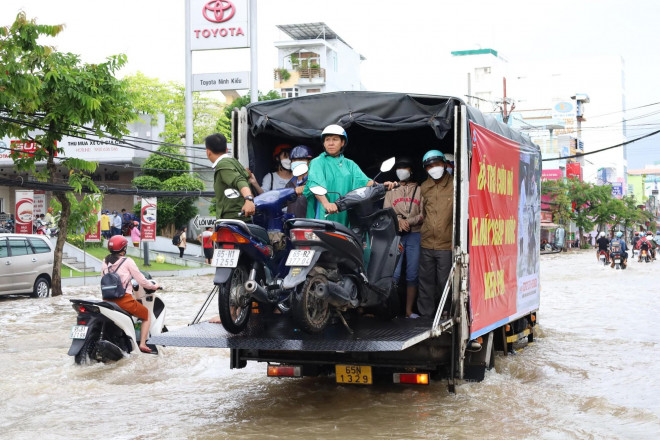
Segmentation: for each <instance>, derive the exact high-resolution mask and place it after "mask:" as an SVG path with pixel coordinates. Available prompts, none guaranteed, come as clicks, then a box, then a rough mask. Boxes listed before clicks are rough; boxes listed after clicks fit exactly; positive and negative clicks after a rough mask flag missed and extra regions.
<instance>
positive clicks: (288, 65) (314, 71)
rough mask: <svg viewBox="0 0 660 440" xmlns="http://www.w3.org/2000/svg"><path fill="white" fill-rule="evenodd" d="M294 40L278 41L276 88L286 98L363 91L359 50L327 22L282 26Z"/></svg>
mask: <svg viewBox="0 0 660 440" xmlns="http://www.w3.org/2000/svg"><path fill="white" fill-rule="evenodd" d="M277 27H278V29H280V30H281V31H282V32H284V33H285V34H286V35H287V36H289V37H291V38H292V40H286V41H277V42H275V47H276V48H277V49H278V57H277V58H278V63H277V68H275V72H274V73H275V85H274V88H275V89H276V90H278V91H279V92H280V94H281V95H282V97H284V98H293V97H296V96H304V95H307V94H310V93H322V92H334V91H340V90H363V89H364V88H363V87H362V83H361V82H360V63H361V62H362V61H364V60H365V58H364V57H363V56H362V55H360V54H359V53H358V52H356V51H355V50H354V49H353V48H352V47H351V46H349V45H348V43H346V41H344V40H343V39H342V38H341V37H340V36H339V35H337V34H336V33H335V32H333V31H332V29H330V28H329V27H328V26H327V25H326V24H325V23H302V24H290V25H278V26H277Z"/></svg>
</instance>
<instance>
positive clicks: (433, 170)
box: [428, 167, 445, 180]
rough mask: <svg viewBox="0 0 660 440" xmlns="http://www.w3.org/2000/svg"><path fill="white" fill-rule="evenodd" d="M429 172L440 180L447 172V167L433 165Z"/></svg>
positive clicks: (432, 177)
mask: <svg viewBox="0 0 660 440" xmlns="http://www.w3.org/2000/svg"><path fill="white" fill-rule="evenodd" d="M428 173H429V176H431V179H433V180H438V179H440V178H441V177H442V175H443V174H444V173H445V168H444V167H433V168H431V169H430V170H429V171H428Z"/></svg>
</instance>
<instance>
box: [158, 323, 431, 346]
mask: <svg viewBox="0 0 660 440" xmlns="http://www.w3.org/2000/svg"><path fill="white" fill-rule="evenodd" d="M431 324H432V320H431V319H423V318H419V319H406V318H395V319H393V320H391V321H383V320H380V319H377V318H369V317H360V318H355V319H353V320H351V321H349V326H350V327H351V329H352V330H353V333H352V334H351V333H350V332H349V331H348V330H347V329H346V327H345V326H344V325H343V324H342V323H341V322H340V321H337V322H334V323H332V324H330V325H328V327H327V328H326V329H325V331H324V332H323V333H321V334H318V335H310V334H307V333H305V332H303V331H302V330H300V329H298V328H296V327H295V326H294V324H293V321H292V320H291V319H290V317H288V316H286V315H252V316H251V317H250V322H249V325H248V328H247V329H246V330H245V331H243V332H242V333H241V334H238V335H234V334H231V333H229V332H227V331H226V330H225V329H224V328H223V327H222V324H212V323H209V322H202V323H199V324H194V325H189V326H187V327H183V328H179V329H176V330H172V331H169V332H167V333H163V334H161V335H158V336H154V337H152V338H150V339H149V343H150V344H156V345H162V346H173V347H209V348H234V349H249V350H254V349H256V350H288V351H347V352H375V351H402V350H405V349H406V348H408V347H411V346H413V345H415V344H417V343H419V342H421V341H424V340H425V339H428V338H429V337H430V336H431Z"/></svg>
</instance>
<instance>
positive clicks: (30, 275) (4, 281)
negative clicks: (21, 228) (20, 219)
mask: <svg viewBox="0 0 660 440" xmlns="http://www.w3.org/2000/svg"><path fill="white" fill-rule="evenodd" d="M54 258H55V256H54V249H53V245H52V244H51V242H50V240H48V239H47V238H46V237H44V236H42V235H32V234H0V295H13V294H30V295H31V296H33V297H35V298H46V297H48V295H49V293H50V285H51V274H52V273H53V260H54Z"/></svg>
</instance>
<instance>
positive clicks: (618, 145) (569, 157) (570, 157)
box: [542, 130, 660, 162]
mask: <svg viewBox="0 0 660 440" xmlns="http://www.w3.org/2000/svg"><path fill="white" fill-rule="evenodd" d="M658 133H660V130H656V131H654V132H652V133H649V134H647V135H644V136H640V137H638V138H635V139H632V140H629V141H626V142H621V143H620V144H616V145H612V146H611V147H605V148H601V149H600V150H594V151H589V152H588V153H580V154H574V155H573V156H564V157H554V158H550V159H542V161H543V162H545V161H550V160H563V159H573V158H576V157H583V156H588V155H590V154H596V153H600V152H601V151H606V150H611V149H612V148H618V147H622V146H624V145H628V144H632V143H633V142H637V141H640V140H642V139H645V138H647V137H651V136H655V135H656V134H658Z"/></svg>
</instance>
